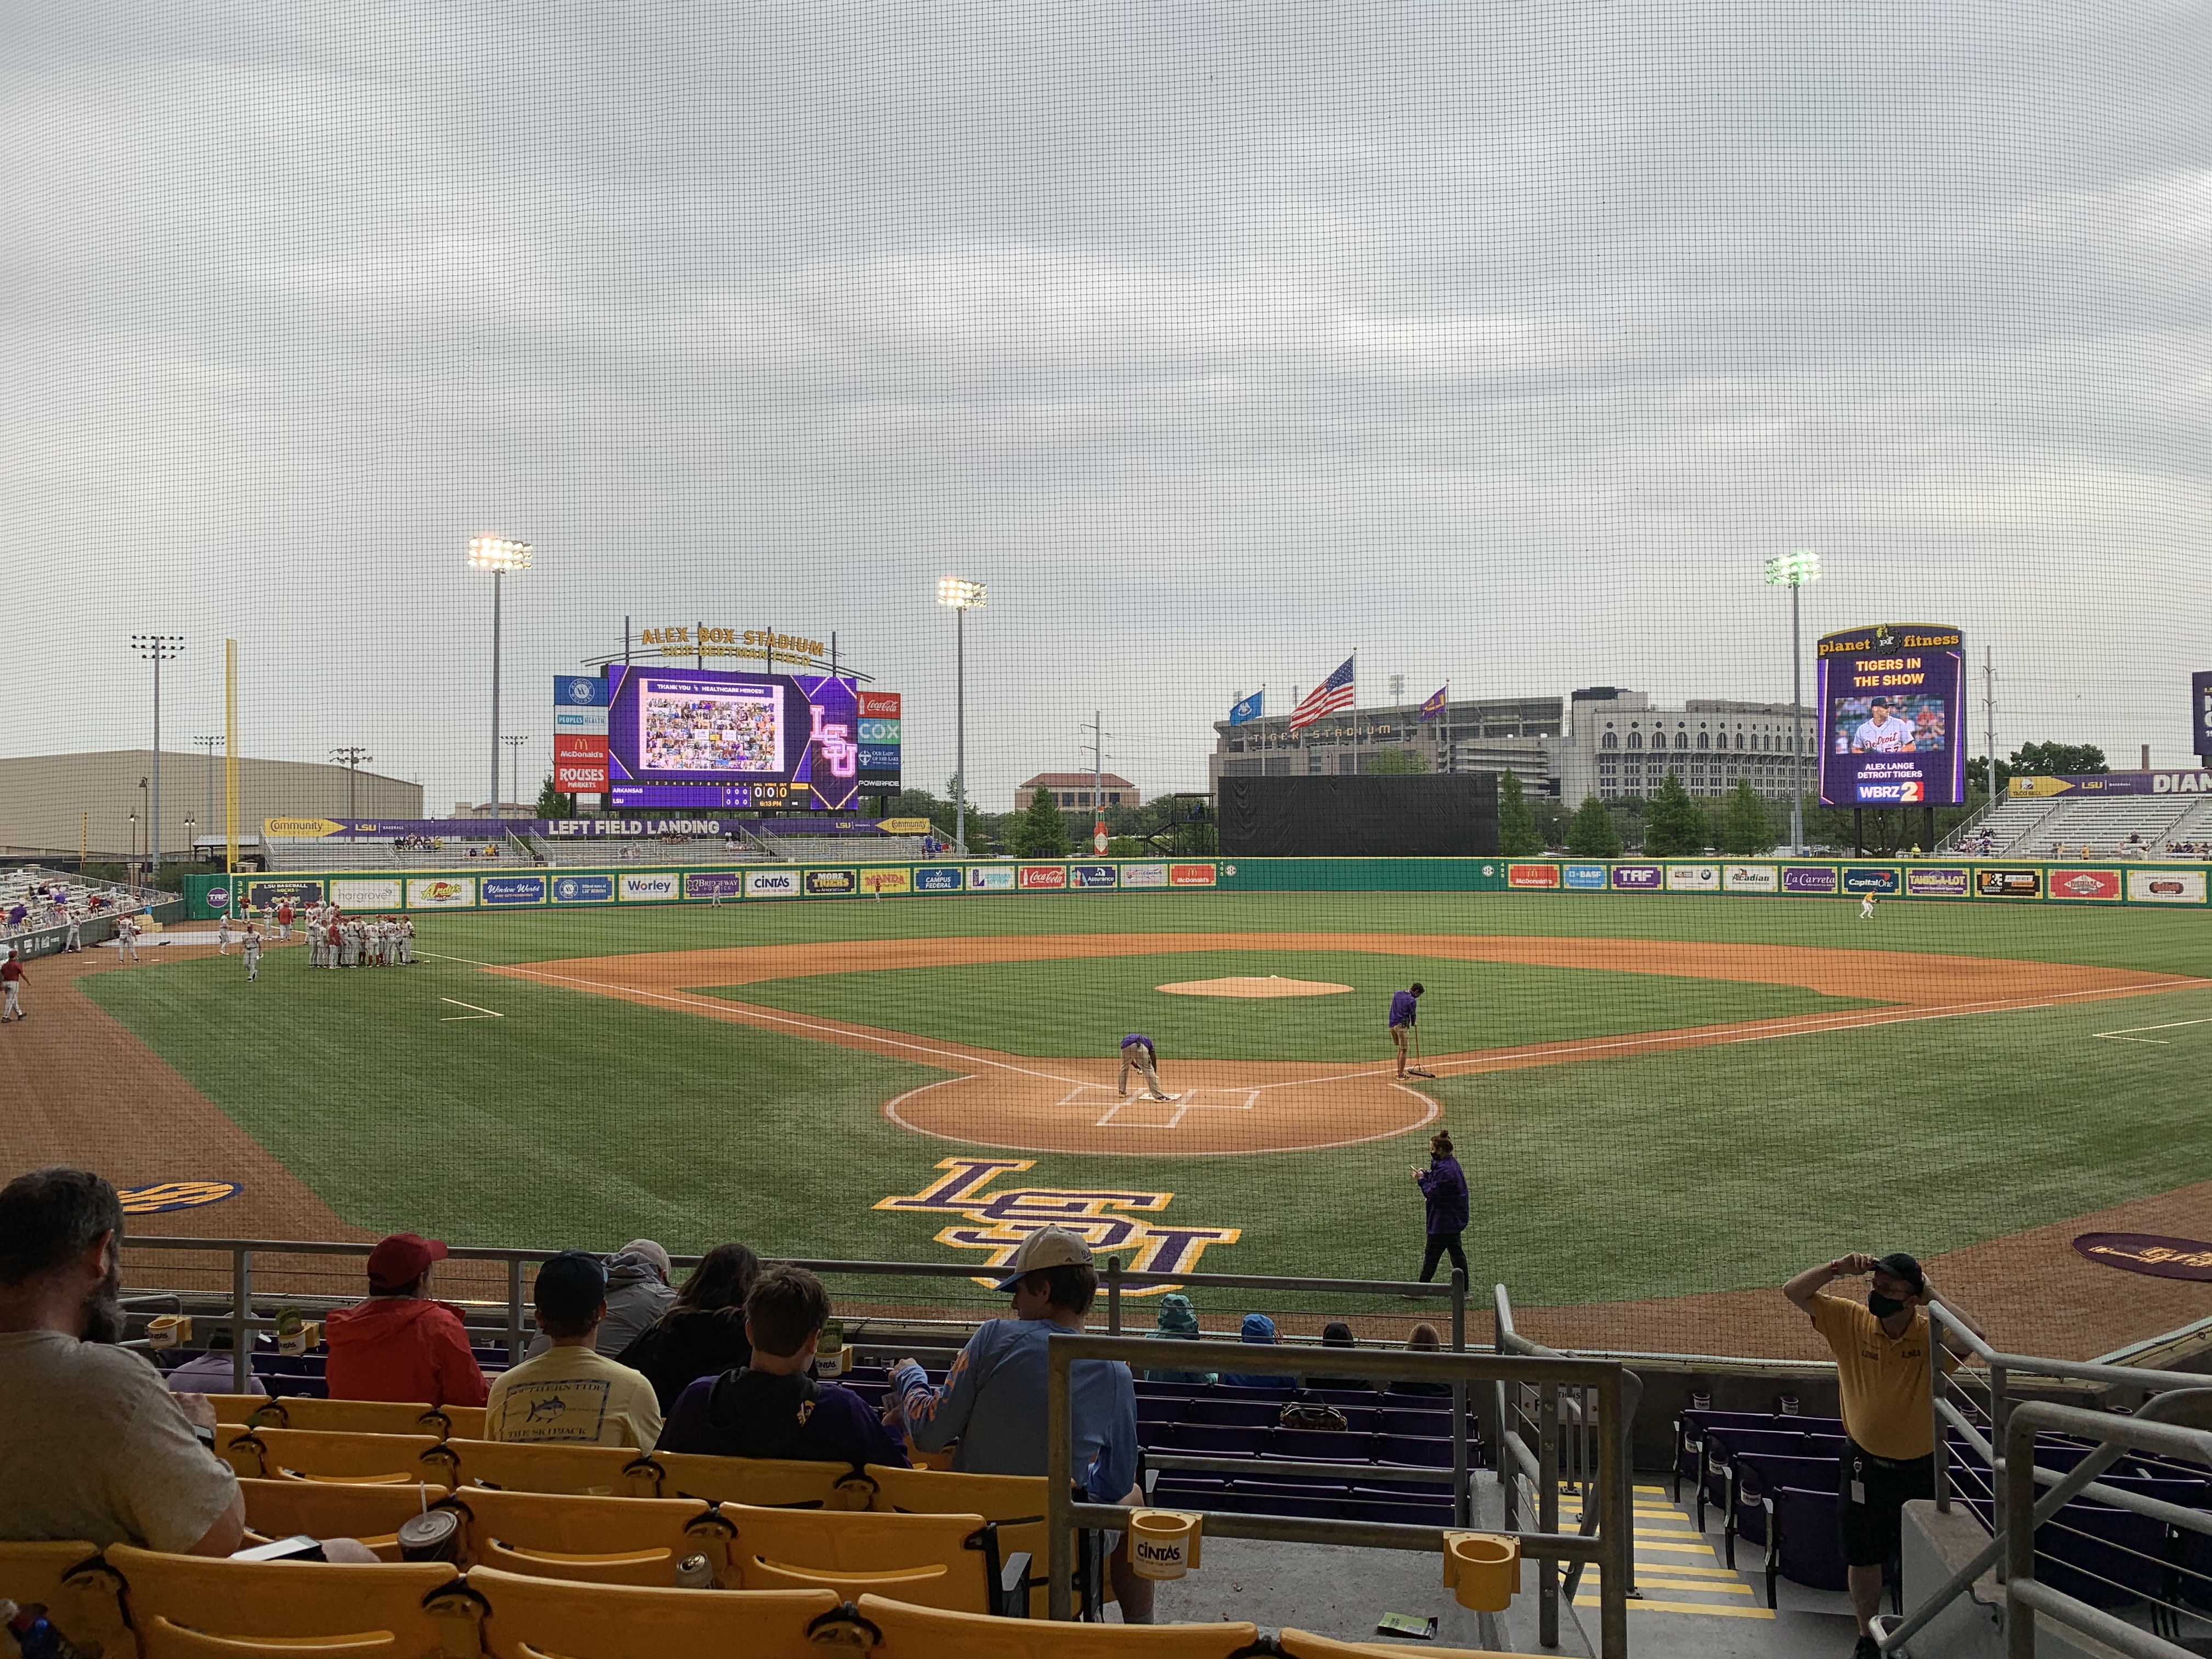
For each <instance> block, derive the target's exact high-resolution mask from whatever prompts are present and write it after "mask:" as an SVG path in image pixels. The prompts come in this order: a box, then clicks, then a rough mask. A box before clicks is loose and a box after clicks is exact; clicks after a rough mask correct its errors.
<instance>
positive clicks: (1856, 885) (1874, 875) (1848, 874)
mask: <svg viewBox="0 0 2212 1659" xmlns="http://www.w3.org/2000/svg"><path fill="white" fill-rule="evenodd" d="M1904 885H1905V884H1904V883H1903V882H1902V881H1900V880H1899V878H1898V874H1897V872H1896V871H1894V870H1876V869H1869V868H1868V867H1866V866H1854V867H1853V868H1851V869H1849V870H1846V871H1844V891H1845V892H1846V893H1895V892H1899V891H1901V890H1903V888H1904Z"/></svg>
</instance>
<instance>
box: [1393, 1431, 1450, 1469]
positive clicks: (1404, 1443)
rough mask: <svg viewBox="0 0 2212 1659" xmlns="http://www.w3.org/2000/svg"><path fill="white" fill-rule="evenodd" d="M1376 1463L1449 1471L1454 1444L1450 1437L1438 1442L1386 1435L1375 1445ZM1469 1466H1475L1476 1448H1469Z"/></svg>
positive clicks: (1399, 1435) (1398, 1435) (1400, 1435)
mask: <svg viewBox="0 0 2212 1659" xmlns="http://www.w3.org/2000/svg"><path fill="white" fill-rule="evenodd" d="M1375 1461H1376V1462H1378V1463H1409V1464H1413V1465H1414V1466H1415V1467H1417V1468H1431V1469H1448V1468H1451V1466H1452V1443H1451V1441H1450V1439H1449V1437H1445V1438H1441V1439H1436V1440H1426V1439H1422V1440H1417V1439H1414V1438H1413V1437H1411V1436H1408V1435H1402V1434H1386V1435H1383V1436H1382V1437H1380V1438H1378V1439H1377V1440H1376V1443H1375ZM1468 1467H1469V1468H1473V1467H1474V1445H1473V1444H1472V1443H1470V1444H1469V1445H1468Z"/></svg>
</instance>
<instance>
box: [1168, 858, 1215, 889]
mask: <svg viewBox="0 0 2212 1659" xmlns="http://www.w3.org/2000/svg"><path fill="white" fill-rule="evenodd" d="M1168 885H1169V886H1170V887H1211V886H1212V885H1213V866H1212V865H1210V864H1170V866H1168Z"/></svg>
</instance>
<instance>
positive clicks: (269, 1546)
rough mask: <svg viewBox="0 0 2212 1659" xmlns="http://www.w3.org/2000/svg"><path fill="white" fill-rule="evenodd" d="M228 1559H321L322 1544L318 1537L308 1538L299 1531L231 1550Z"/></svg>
mask: <svg viewBox="0 0 2212 1659" xmlns="http://www.w3.org/2000/svg"><path fill="white" fill-rule="evenodd" d="M230 1559H232V1560H234V1561H319V1560H321V1559H323V1546H322V1541H320V1540H319V1539H315V1538H310V1537H309V1536H308V1535H307V1534H306V1533H304V1532H300V1533H295V1534H292V1536H290V1537H289V1538H278V1539H276V1540H273V1541H270V1542H269V1543H266V1544H256V1545H253V1546H252V1547H251V1548H248V1549H242V1550H233V1551H232V1552H231V1553H230Z"/></svg>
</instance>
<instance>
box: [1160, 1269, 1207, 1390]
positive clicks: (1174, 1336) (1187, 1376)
mask: <svg viewBox="0 0 2212 1659" xmlns="http://www.w3.org/2000/svg"><path fill="white" fill-rule="evenodd" d="M1152 1335H1154V1336H1156V1337H1163V1338H1166V1339H1168V1340H1175V1341H1183V1342H1195V1341H1197V1340H1199V1338H1200V1333H1199V1328H1198V1313H1197V1310H1195V1309H1194V1308H1193V1307H1192V1306H1191V1305H1190V1298H1189V1297H1187V1296H1185V1295H1183V1294H1182V1292H1181V1291H1169V1292H1168V1294H1167V1295H1165V1296H1164V1297H1161V1298H1160V1306H1159V1314H1158V1325H1157V1326H1156V1327H1155V1328H1153V1330H1152ZM1214 1379H1215V1373H1214V1372H1212V1371H1156V1370H1152V1369H1150V1368H1149V1367H1147V1368H1146V1371H1145V1381H1146V1382H1147V1383H1203V1384H1205V1385H1206V1387H1208V1388H1211V1387H1212V1386H1213V1383H1214Z"/></svg>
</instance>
